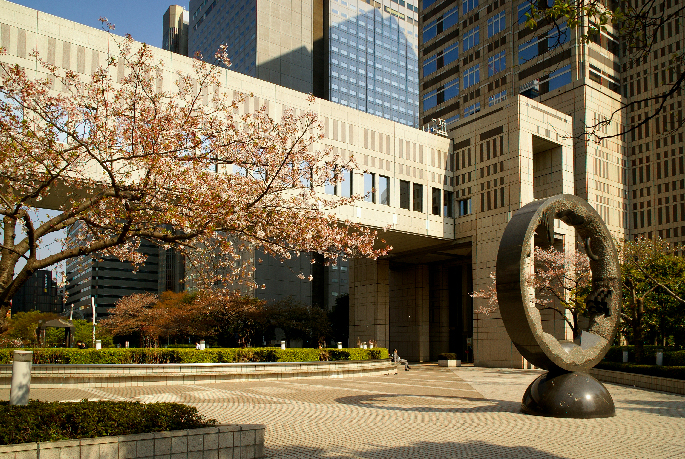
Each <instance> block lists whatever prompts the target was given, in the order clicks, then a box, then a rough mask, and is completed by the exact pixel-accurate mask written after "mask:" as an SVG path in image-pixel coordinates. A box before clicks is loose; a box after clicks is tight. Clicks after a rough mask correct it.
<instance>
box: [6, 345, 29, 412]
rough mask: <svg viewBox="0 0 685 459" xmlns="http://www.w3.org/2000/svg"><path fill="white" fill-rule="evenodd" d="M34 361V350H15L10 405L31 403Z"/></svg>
mask: <svg viewBox="0 0 685 459" xmlns="http://www.w3.org/2000/svg"><path fill="white" fill-rule="evenodd" d="M32 363H33V352H31V351H14V361H13V362H12V383H11V386H10V405H26V404H28V403H29V392H30V390H31V365H32Z"/></svg>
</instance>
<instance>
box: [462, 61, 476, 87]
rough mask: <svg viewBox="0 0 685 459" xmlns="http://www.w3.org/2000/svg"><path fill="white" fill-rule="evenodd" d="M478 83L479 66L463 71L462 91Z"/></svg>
mask: <svg viewBox="0 0 685 459" xmlns="http://www.w3.org/2000/svg"><path fill="white" fill-rule="evenodd" d="M479 82H480V64H478V65H474V66H473V67H470V68H468V69H466V70H464V89H466V88H468V87H470V86H473V85H474V84H476V83H479Z"/></svg>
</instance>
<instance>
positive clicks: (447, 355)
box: [438, 352, 459, 360]
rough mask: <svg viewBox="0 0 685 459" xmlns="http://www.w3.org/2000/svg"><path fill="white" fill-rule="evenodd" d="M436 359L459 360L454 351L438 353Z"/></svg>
mask: <svg viewBox="0 0 685 459" xmlns="http://www.w3.org/2000/svg"><path fill="white" fill-rule="evenodd" d="M438 360H459V359H458V358H457V354H455V353H454V352H443V353H442V354H439V355H438Z"/></svg>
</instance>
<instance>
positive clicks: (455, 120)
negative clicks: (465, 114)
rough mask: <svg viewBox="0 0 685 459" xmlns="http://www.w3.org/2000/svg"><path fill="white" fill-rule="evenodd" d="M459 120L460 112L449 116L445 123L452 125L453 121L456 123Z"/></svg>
mask: <svg viewBox="0 0 685 459" xmlns="http://www.w3.org/2000/svg"><path fill="white" fill-rule="evenodd" d="M457 121H459V114H458V113H457V114H456V115H454V116H450V117H449V118H447V119H446V120H445V124H447V125H450V124H452V123H456V122H457Z"/></svg>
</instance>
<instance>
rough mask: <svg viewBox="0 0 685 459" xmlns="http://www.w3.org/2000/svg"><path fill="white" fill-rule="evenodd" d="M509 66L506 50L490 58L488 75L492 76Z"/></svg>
mask: <svg viewBox="0 0 685 459" xmlns="http://www.w3.org/2000/svg"><path fill="white" fill-rule="evenodd" d="M505 68H507V62H506V57H505V55H504V51H502V52H499V53H497V54H495V55H494V56H490V57H489V58H488V76H489V77H491V76H493V75H495V74H496V73H499V72H501V71H503V70H504V69H505Z"/></svg>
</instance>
